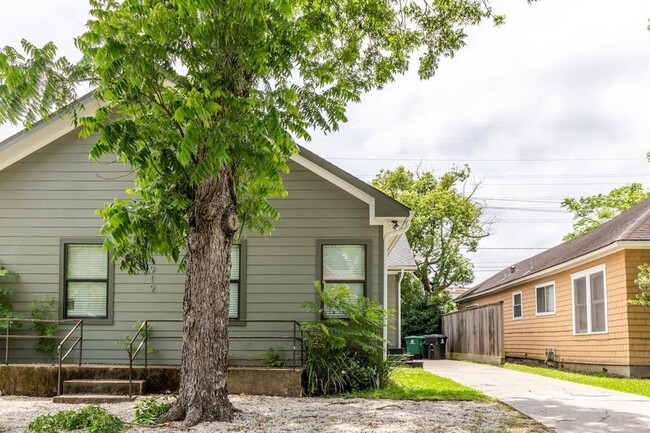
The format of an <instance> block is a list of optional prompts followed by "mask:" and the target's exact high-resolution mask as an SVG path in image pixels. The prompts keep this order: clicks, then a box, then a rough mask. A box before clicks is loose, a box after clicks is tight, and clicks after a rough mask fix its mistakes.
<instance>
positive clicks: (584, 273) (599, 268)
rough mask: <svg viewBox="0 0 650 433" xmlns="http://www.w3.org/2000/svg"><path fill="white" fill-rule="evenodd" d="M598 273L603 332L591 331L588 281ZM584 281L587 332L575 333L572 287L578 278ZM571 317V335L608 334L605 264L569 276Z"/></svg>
mask: <svg viewBox="0 0 650 433" xmlns="http://www.w3.org/2000/svg"><path fill="white" fill-rule="evenodd" d="M599 272H602V273H603V304H604V306H605V330H604V331H591V329H592V323H591V281H590V279H589V276H590V275H593V274H597V273H599ZM583 277H584V279H585V284H586V287H587V289H586V290H587V293H586V297H587V332H576V305H575V304H576V290H575V286H574V282H575V280H577V279H579V278H583ZM571 315H572V316H573V335H575V336H580V335H595V334H607V333H608V332H609V320H608V319H607V272H606V266H605V264H602V265H598V266H594V267H593V268H589V269H585V270H584V271H580V272H576V273H575V274H571Z"/></svg>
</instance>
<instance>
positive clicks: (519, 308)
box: [512, 292, 524, 319]
mask: <svg viewBox="0 0 650 433" xmlns="http://www.w3.org/2000/svg"><path fill="white" fill-rule="evenodd" d="M522 317H524V306H523V298H522V295H521V292H515V293H513V294H512V318H513V319H521V318H522Z"/></svg>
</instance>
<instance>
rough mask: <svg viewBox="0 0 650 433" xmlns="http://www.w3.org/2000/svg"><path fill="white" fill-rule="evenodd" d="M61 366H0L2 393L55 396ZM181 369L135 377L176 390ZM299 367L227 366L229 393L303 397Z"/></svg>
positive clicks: (116, 375) (80, 372) (86, 374)
mask: <svg viewBox="0 0 650 433" xmlns="http://www.w3.org/2000/svg"><path fill="white" fill-rule="evenodd" d="M57 374H58V368H57V366H55V365H40V364H39V365H33V364H10V365H0V393H2V394H3V395H4V394H7V395H26V396H33V397H52V396H55V395H56V391H57ZM62 376H63V377H62V379H63V381H66V380H73V379H79V380H106V379H111V380H128V379H129V367H128V366H123V365H82V366H81V367H79V366H75V365H65V366H63V369H62ZM179 378H180V368H179V367H177V366H150V367H148V368H146V369H145V368H144V367H142V366H137V367H133V379H134V380H146V381H147V384H146V389H147V392H148V393H150V394H162V393H166V392H177V391H178V384H179ZM302 385H303V381H302V369H300V368H295V369H294V368H260V367H258V368H244V367H231V368H229V369H228V392H229V393H230V394H251V395H271V396H282V397H300V396H301V395H303V386H302Z"/></svg>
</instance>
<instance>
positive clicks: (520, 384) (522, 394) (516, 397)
mask: <svg viewBox="0 0 650 433" xmlns="http://www.w3.org/2000/svg"><path fill="white" fill-rule="evenodd" d="M424 368H425V369H426V370H428V371H430V372H432V373H434V374H437V375H439V376H444V377H448V378H450V379H452V380H455V381H456V382H459V383H462V384H463V385H467V386H470V387H472V388H475V389H478V390H480V391H482V392H483V393H485V394H487V395H489V396H490V397H494V398H496V399H499V400H501V401H502V402H504V403H506V404H509V405H510V406H512V407H514V408H515V409H517V410H518V411H520V412H523V413H524V414H526V415H528V416H529V417H531V418H533V419H535V420H536V421H539V422H541V423H542V424H544V425H546V426H549V427H553V428H555V429H556V430H557V432H558V433H565V432H566V433H575V432H581V433H582V432H584V433H600V432H625V433H636V432H639V433H640V432H650V398H647V397H642V396H639V395H634V394H626V393H623V392H617V391H610V390H608V389H604V388H596V387H593V386H588V385H581V384H577V383H573V382H567V381H564V380H559V379H551V378H548V377H543V376H537V375H535V374H528V373H520V372H517V371H512V370H507V369H505V368H500V367H494V366H490V365H484V364H474V363H469V362H462V361H448V360H444V361H424Z"/></svg>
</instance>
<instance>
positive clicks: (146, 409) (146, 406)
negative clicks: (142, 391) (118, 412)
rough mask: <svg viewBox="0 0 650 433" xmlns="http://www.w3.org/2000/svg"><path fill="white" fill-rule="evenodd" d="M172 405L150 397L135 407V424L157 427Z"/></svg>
mask: <svg viewBox="0 0 650 433" xmlns="http://www.w3.org/2000/svg"><path fill="white" fill-rule="evenodd" d="M170 407H171V403H169V402H168V401H160V400H158V399H157V398H156V397H149V398H145V399H144V400H142V401H141V402H140V403H138V404H136V405H135V423H136V424H138V425H142V426H152V425H155V424H156V422H157V421H158V418H160V417H161V416H162V415H164V414H165V413H167V411H168V410H169V408H170Z"/></svg>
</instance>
